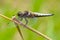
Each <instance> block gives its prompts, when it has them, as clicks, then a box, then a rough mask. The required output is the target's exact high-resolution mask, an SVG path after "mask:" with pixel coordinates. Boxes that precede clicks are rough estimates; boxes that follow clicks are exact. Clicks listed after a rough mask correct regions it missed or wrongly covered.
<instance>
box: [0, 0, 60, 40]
mask: <svg viewBox="0 0 60 40" xmlns="http://www.w3.org/2000/svg"><path fill="white" fill-rule="evenodd" d="M25 10H28V11H32V12H41V13H52V14H54V16H51V17H43V18H35V19H28V20H29V23H28V25H29V26H31V27H32V28H34V29H36V30H38V31H40V32H42V33H43V34H46V35H47V36H49V37H50V38H52V39H53V40H60V0H0V14H3V15H5V16H7V17H9V18H11V17H12V16H13V15H16V14H17V12H19V11H25ZM23 23H25V21H24V20H23ZM20 28H21V31H22V34H23V37H24V39H25V40H45V39H44V38H43V37H41V36H38V35H37V34H35V33H34V32H32V31H30V30H28V29H26V28H24V27H22V26H20ZM0 40H22V39H21V37H20V35H19V33H18V30H17V28H16V26H15V24H14V23H13V22H11V21H9V20H6V19H4V18H2V17H0Z"/></svg>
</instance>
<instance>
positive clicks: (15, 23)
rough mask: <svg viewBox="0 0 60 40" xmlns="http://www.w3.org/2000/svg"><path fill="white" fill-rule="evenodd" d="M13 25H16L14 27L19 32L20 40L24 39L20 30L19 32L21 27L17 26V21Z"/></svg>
mask: <svg viewBox="0 0 60 40" xmlns="http://www.w3.org/2000/svg"><path fill="white" fill-rule="evenodd" d="M15 25H16V28H17V30H18V32H19V34H20V36H21V38H22V40H24V38H23V35H22V32H21V29H20V28H19V26H18V24H17V23H15Z"/></svg>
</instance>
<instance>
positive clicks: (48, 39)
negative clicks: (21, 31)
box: [0, 14, 52, 40]
mask: <svg viewBox="0 0 60 40" xmlns="http://www.w3.org/2000/svg"><path fill="white" fill-rule="evenodd" d="M0 16H1V17H3V18H5V19H8V20H10V21H13V22H15V23H17V24H19V25H22V26H23V27H25V28H27V29H29V30H31V31H33V32H35V33H36V34H38V35H40V36H42V37H43V38H45V39H47V40H52V39H51V38H49V37H48V36H46V35H44V34H42V33H41V32H39V31H37V30H35V29H33V28H31V27H29V26H27V25H25V24H23V23H22V22H21V21H19V20H17V19H16V17H15V16H14V17H13V18H12V19H11V18H8V17H6V16H4V15H2V14H0Z"/></svg>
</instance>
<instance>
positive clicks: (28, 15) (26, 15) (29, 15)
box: [17, 11, 54, 24]
mask: <svg viewBox="0 0 60 40" xmlns="http://www.w3.org/2000/svg"><path fill="white" fill-rule="evenodd" d="M17 15H18V18H21V20H23V18H24V19H25V21H26V24H27V23H28V20H27V18H35V17H48V16H53V15H54V14H43V13H37V12H33V13H31V12H29V11H24V12H18V13H17Z"/></svg>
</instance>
